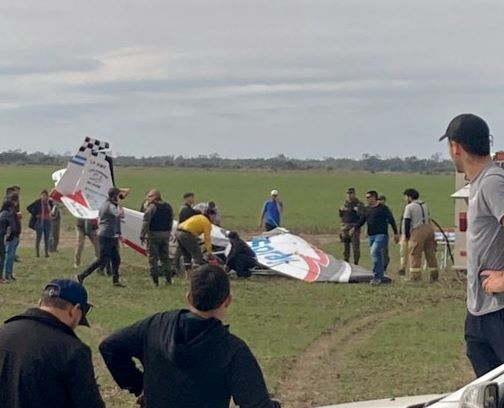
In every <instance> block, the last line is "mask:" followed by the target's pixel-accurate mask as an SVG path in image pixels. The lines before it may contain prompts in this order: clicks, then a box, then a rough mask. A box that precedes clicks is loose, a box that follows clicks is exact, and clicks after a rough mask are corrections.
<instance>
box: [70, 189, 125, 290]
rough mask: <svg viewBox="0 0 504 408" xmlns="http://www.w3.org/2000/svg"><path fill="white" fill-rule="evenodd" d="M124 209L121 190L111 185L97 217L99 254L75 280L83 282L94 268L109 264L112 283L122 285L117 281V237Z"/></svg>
mask: <svg viewBox="0 0 504 408" xmlns="http://www.w3.org/2000/svg"><path fill="white" fill-rule="evenodd" d="M123 217H124V211H123V209H122V205H121V190H119V189H118V188H116V187H112V188H110V189H109V191H108V199H107V200H106V201H105V202H104V203H103V204H102V206H101V207H100V210H99V217H98V220H99V221H98V244H99V246H100V256H99V258H98V259H96V260H95V261H94V262H93V263H92V264H90V265H88V266H87V268H86V269H84V270H83V271H82V272H81V273H80V274H79V275H77V276H76V277H77V280H78V281H79V282H80V283H83V282H84V279H86V278H87V277H88V276H89V275H91V274H92V273H93V272H94V271H95V270H96V269H98V268H103V267H105V266H108V264H109V263H110V264H111V269H112V284H113V285H114V286H116V287H123V286H124V285H123V284H122V283H121V282H120V281H119V265H120V264H121V255H120V254H119V237H120V235H121V218H123Z"/></svg>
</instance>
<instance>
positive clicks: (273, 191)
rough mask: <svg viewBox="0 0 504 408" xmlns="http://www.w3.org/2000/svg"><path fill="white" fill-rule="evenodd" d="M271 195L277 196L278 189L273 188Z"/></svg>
mask: <svg viewBox="0 0 504 408" xmlns="http://www.w3.org/2000/svg"><path fill="white" fill-rule="evenodd" d="M270 195H272V196H277V195H278V190H271V193H270Z"/></svg>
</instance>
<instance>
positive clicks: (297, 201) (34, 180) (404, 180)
mask: <svg viewBox="0 0 504 408" xmlns="http://www.w3.org/2000/svg"><path fill="white" fill-rule="evenodd" d="M55 170H57V169H55V168H52V167H43V166H40V167H30V166H26V167H25V166H4V167H0V188H2V187H6V186H8V185H12V184H18V185H20V186H21V187H22V188H23V191H22V204H23V205H24V206H26V205H27V204H29V203H30V202H31V201H32V200H34V199H36V198H37V197H38V194H39V192H40V190H41V189H43V188H50V187H51V178H50V176H51V173H52V172H53V171H55ZM116 179H117V180H116V181H117V184H118V185H119V186H121V187H130V188H132V193H131V195H130V196H129V197H128V199H127V200H126V203H125V205H126V206H127V207H130V208H134V209H137V208H139V207H140V204H141V202H142V199H143V196H144V194H145V191H146V190H148V189H150V188H158V189H159V190H160V191H161V192H162V194H163V196H164V198H165V199H166V200H168V201H169V202H170V203H172V205H173V207H174V208H175V210H178V208H179V205H180V203H181V201H182V200H181V196H182V194H183V193H184V192H186V191H193V192H195V193H196V198H197V200H201V201H203V200H205V201H208V200H214V201H216V203H217V205H218V206H219V208H220V209H221V211H222V214H223V223H224V225H225V226H226V227H227V228H236V229H242V230H243V229H246V230H251V229H256V228H257V223H258V220H259V213H260V211H261V208H262V204H263V202H264V200H265V199H267V198H268V194H269V191H270V190H271V189H273V188H276V189H278V190H279V191H280V196H281V199H282V200H283V202H284V204H285V213H284V218H283V224H284V225H285V226H286V227H288V228H290V229H291V230H292V231H298V232H299V231H304V232H316V233H321V232H334V231H336V230H337V228H338V227H339V218H338V208H339V207H340V206H341V203H342V201H343V200H344V198H345V191H346V189H347V188H348V187H349V186H353V187H355V188H356V189H357V192H358V195H359V196H360V197H361V199H363V197H364V193H365V192H366V191H367V190H371V189H374V190H377V191H378V192H379V193H380V194H384V195H386V196H387V198H388V204H389V205H390V207H391V209H392V210H393V212H394V215H395V217H396V219H397V220H399V218H400V215H401V212H402V209H403V206H404V204H403V201H402V193H403V191H404V190H405V189H406V188H408V187H414V188H417V189H418V190H419V191H420V193H421V194H422V198H423V199H424V200H425V201H426V202H427V203H428V205H429V207H430V210H431V213H432V215H433V217H434V218H435V219H436V220H438V222H440V223H441V224H442V225H444V226H451V225H453V200H452V199H451V198H450V194H451V193H452V192H453V190H454V177H453V176H452V175H413V174H400V173H376V174H371V173H365V172H333V171H281V172H280V171H279V172H273V171H257V170H237V171H229V170H226V171H225V170H211V171H210V170H195V169H190V170H187V169H158V168H153V169H141V168H117V169H116Z"/></svg>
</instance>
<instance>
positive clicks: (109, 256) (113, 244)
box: [79, 236, 121, 283]
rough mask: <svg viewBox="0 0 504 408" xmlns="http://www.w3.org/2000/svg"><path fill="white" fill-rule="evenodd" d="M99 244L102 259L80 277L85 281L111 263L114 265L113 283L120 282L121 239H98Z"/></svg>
mask: <svg viewBox="0 0 504 408" xmlns="http://www.w3.org/2000/svg"><path fill="white" fill-rule="evenodd" d="M98 244H99V245H100V257H99V258H98V259H97V260H96V261H94V262H93V263H92V264H91V265H89V266H88V267H87V268H86V269H84V271H83V272H82V273H81V274H80V275H79V276H80V277H81V278H82V279H85V278H86V277H88V276H89V275H91V274H92V273H93V272H94V271H95V270H96V269H98V268H103V267H106V266H107V265H108V264H109V263H111V264H112V281H113V282H114V283H116V282H119V265H120V264H121V255H120V254H119V239H118V238H108V237H100V236H99V237H98Z"/></svg>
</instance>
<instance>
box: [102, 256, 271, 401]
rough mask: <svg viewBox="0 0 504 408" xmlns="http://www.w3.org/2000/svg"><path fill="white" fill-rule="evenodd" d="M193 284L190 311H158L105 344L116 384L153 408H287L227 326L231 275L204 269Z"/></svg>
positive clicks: (196, 273)
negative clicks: (274, 396) (231, 406)
mask: <svg viewBox="0 0 504 408" xmlns="http://www.w3.org/2000/svg"><path fill="white" fill-rule="evenodd" d="M190 279H191V283H190V285H191V287H190V291H189V294H188V295H187V299H188V301H189V310H187V309H181V310H174V311H170V312H162V313H157V314H155V315H153V316H150V317H148V318H147V319H144V320H141V321H139V322H137V323H135V324H133V325H132V326H129V327H126V328H124V329H122V330H119V331H118V332H116V333H114V334H112V335H111V336H110V337H108V338H106V339H105V340H104V341H103V342H102V343H101V344H100V352H101V354H102V356H103V359H104V360H105V363H106V365H107V367H108V369H109V370H110V372H111V373H112V376H113V377H114V380H115V381H116V382H117V384H118V385H119V386H120V387H121V388H122V389H125V390H128V391H129V392H131V393H133V394H135V395H137V396H140V399H139V402H140V403H141V404H143V406H144V407H146V408H188V407H194V408H228V407H229V402H230V399H231V397H233V400H234V402H235V404H236V405H238V406H240V407H241V408H252V407H253V408H275V407H280V404H278V403H277V402H275V401H272V400H271V399H270V397H269V395H268V390H267V388H266V384H265V382H264V377H263V374H262V371H261V368H260V367H259V364H258V363H257V360H256V359H255V357H254V355H253V354H252V352H251V350H250V348H249V347H248V346H247V344H246V343H245V342H244V341H243V340H241V339H240V338H238V337H237V336H235V335H233V334H231V333H230V332H229V329H228V327H227V326H225V325H224V324H223V323H222V319H223V318H224V316H225V314H226V311H227V309H228V307H229V305H230V304H231V294H230V284H229V278H228V276H227V274H226V272H225V271H224V270H223V269H222V268H221V267H219V266H212V265H204V266H201V267H199V268H198V269H196V270H195V271H193V273H192V274H191V278H190ZM134 358H135V359H138V360H140V362H141V364H142V366H143V371H141V370H140V369H139V368H137V366H136V365H135V361H134V360H133V359H134Z"/></svg>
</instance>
